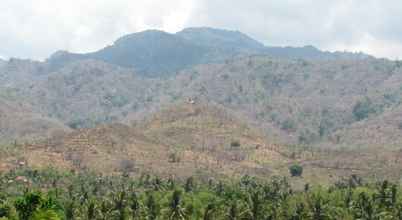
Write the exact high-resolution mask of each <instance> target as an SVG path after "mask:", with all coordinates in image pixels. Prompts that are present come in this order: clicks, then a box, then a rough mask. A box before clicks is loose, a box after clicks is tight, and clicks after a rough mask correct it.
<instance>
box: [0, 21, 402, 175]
mask: <svg viewBox="0 0 402 220" xmlns="http://www.w3.org/2000/svg"><path fill="white" fill-rule="evenodd" d="M401 88H402V65H401V62H400V61H390V60H386V59H376V58H374V57H371V56H369V55H365V54H356V53H347V52H342V53H341V52H333V53H331V52H323V51H320V50H318V49H316V48H314V47H311V46H306V47H301V48H292V47H284V48H281V47H270V46H265V45H263V44H262V43H259V42H258V41H255V40H253V39H252V38H250V37H248V36H247V35H245V34H242V33H240V32H237V31H226V30H218V29H212V28H190V29H185V30H183V31H181V32H178V33H176V34H169V33H165V32H161V31H155V30H151V31H145V32H141V33H134V34H131V35H127V36H123V37H122V38H120V39H118V40H117V41H116V42H115V43H114V44H112V45H110V46H108V47H105V48H104V49H102V50H99V51H96V52H93V53H87V54H74V53H70V52H62V51H59V52H57V53H55V54H53V55H52V56H51V57H50V58H49V59H47V60H46V61H44V62H38V61H31V60H20V59H10V60H8V61H5V62H4V64H0V104H1V105H0V138H1V143H2V147H0V150H1V152H2V154H1V155H0V157H1V158H2V161H1V164H0V170H10V169H13V168H15V167H16V166H17V165H18V163H19V161H25V162H27V163H28V164H29V165H30V166H33V167H36V168H44V167H48V166H55V167H57V168H62V169H73V170H85V169H90V170H94V171H97V172H102V173H105V174H115V173H121V172H125V171H129V173H131V174H135V173H138V172H139V171H140V170H142V171H143V170H146V171H148V172H149V173H153V174H156V175H160V176H168V175H177V176H181V177H188V176H190V175H193V174H194V173H198V174H199V176H203V177H205V176H214V177H238V176H242V175H244V174H253V175H257V176H265V177H266V176H273V175H277V174H278V175H289V173H288V167H289V166H291V165H292V164H298V165H302V166H303V167H304V168H305V172H304V174H303V179H302V180H301V181H300V182H309V181H310V180H311V181H313V180H316V181H318V182H326V183H331V182H334V180H335V179H337V178H340V177H344V176H348V175H352V174H359V175H363V176H367V177H369V178H372V179H376V178H381V179H382V178H388V179H392V180H399V179H400V172H399V171H400V169H401V164H400V159H401V153H400V152H401V147H400V146H402V145H401V144H402V139H401V138H400V135H399V133H400V131H401V129H402V118H401V117H400V115H401V114H402V112H401V111H402V108H401V100H402V99H401V98H402V89H401ZM100 161H101V162H100Z"/></svg>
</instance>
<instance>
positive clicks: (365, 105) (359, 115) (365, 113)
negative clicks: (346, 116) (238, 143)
mask: <svg viewBox="0 0 402 220" xmlns="http://www.w3.org/2000/svg"><path fill="white" fill-rule="evenodd" d="M375 112H376V109H375V105H374V104H373V103H372V101H371V100H370V99H369V98H365V99H363V100H361V101H358V102H357V103H356V104H355V106H354V107H353V115H354V117H355V119H356V120H357V121H361V120H363V119H366V118H368V117H369V116H370V114H372V113H375Z"/></svg>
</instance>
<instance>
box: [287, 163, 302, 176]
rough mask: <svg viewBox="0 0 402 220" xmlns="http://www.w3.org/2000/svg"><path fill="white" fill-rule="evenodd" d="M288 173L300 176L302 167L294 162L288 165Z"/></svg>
mask: <svg viewBox="0 0 402 220" xmlns="http://www.w3.org/2000/svg"><path fill="white" fill-rule="evenodd" d="M289 173H290V175H292V176H301V175H302V174H303V167H302V166H300V165H298V164H294V165H292V166H290V167H289Z"/></svg>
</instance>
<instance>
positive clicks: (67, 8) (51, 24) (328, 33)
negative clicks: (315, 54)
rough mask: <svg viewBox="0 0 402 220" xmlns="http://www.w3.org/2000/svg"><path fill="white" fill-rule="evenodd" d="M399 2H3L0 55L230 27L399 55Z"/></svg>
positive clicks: (277, 38) (295, 41) (275, 40)
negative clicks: (191, 28)
mask: <svg viewBox="0 0 402 220" xmlns="http://www.w3.org/2000/svg"><path fill="white" fill-rule="evenodd" d="M400 11H402V3H401V2H400V1H399V0H388V1H386V2H384V1H379V0H337V1H333V0H320V1H318V0H250V1H244V0H231V1H227V0H169V1H163V0H146V1H145V0H90V1H82V0H2V2H1V4H0V20H1V24H2V25H0V42H1V47H0V54H4V55H5V56H6V57H13V56H15V57H22V58H26V57H28V58H35V59H44V58H46V57H47V56H49V55H50V54H51V53H52V52H54V51H56V50H59V49H65V50H70V51H74V52H87V51H93V50H97V49H99V48H102V47H103V46H105V45H108V44H110V43H112V42H113V41H114V40H115V39H117V38H119V37H121V36H122V35H124V34H128V33H132V32H137V31H142V30H145V29H162V30H166V31H169V32H176V31H178V30H180V29H182V28H184V27H188V26H212V27H219V28H227V29H236V30H240V31H242V32H245V33H247V34H249V35H251V36H252V37H254V38H256V39H258V40H260V41H262V42H264V43H266V44H268V45H282V46H284V45H291V46H303V45H307V44H312V45H316V46H318V47H320V48H322V49H329V50H335V49H336V50H344V49H348V50H363V51H364V52H367V53H371V54H374V55H377V56H385V57H389V58H395V57H402V49H401V48H402V38H401V37H400V36H402V25H401V24H400V20H402V15H401V14H400Z"/></svg>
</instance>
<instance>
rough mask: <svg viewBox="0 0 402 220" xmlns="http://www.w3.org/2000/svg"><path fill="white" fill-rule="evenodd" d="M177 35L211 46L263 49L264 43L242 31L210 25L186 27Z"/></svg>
mask: <svg viewBox="0 0 402 220" xmlns="http://www.w3.org/2000/svg"><path fill="white" fill-rule="evenodd" d="M176 35H178V36H180V37H183V38H185V39H187V40H191V41H193V42H195V43H197V44H200V45H205V46H211V47H225V48H232V49H241V48H247V49H261V48H263V47H264V45H263V44H262V43H260V42H258V41H256V40H254V39H253V38H251V37H249V36H248V35H246V34H243V33H242V32H240V31H232V30H225V29H216V28H210V27H192V28H186V29H184V30H182V31H180V32H177V33H176Z"/></svg>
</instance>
